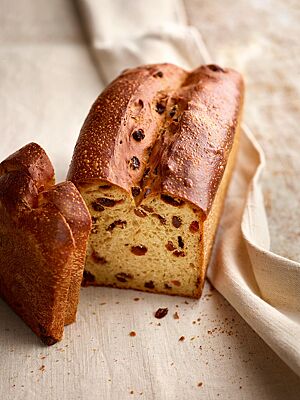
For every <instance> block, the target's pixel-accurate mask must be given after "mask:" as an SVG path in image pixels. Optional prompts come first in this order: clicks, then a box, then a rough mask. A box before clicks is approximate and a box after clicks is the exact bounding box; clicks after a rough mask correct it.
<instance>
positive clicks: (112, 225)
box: [106, 219, 127, 232]
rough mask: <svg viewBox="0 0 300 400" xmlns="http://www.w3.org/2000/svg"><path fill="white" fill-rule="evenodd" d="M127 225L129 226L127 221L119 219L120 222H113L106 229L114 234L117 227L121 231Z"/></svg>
mask: <svg viewBox="0 0 300 400" xmlns="http://www.w3.org/2000/svg"><path fill="white" fill-rule="evenodd" d="M126 225H127V222H126V221H122V220H120V219H118V220H116V221H114V222H112V223H111V224H110V225H109V226H108V227H107V228H106V230H107V231H108V232H112V231H113V230H114V229H115V227H116V226H119V227H120V228H121V229H124V228H125V226H126Z"/></svg>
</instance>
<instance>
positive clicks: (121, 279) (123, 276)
mask: <svg viewBox="0 0 300 400" xmlns="http://www.w3.org/2000/svg"><path fill="white" fill-rule="evenodd" d="M115 277H116V279H117V280H118V281H119V282H127V281H128V279H133V275H131V274H126V273H125V272H119V273H118V274H116V275H115Z"/></svg>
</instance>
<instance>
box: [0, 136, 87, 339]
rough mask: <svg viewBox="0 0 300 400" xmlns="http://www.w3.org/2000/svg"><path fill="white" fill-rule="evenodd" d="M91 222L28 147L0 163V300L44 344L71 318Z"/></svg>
mask: <svg viewBox="0 0 300 400" xmlns="http://www.w3.org/2000/svg"><path fill="white" fill-rule="evenodd" d="M90 228H91V219H90V215H89V212H88V210H87V208H86V205H85V203H84V201H83V199H82V197H81V195H80V193H79V192H78V190H77V189H76V187H75V186H74V184H73V183H72V182H64V183H60V184H58V185H54V171H53V167H52V165H51V162H50V160H49V158H48V157H47V155H46V153H45V152H44V150H43V149H42V148H41V147H40V146H38V145H37V144H35V143H30V144H28V145H27V146H25V147H23V148H22V149H20V150H19V151H17V152H16V153H14V154H12V155H11V156H10V157H8V158H7V159H6V160H4V161H3V162H2V163H1V164H0V295H1V297H2V298H3V299H4V300H5V301H6V302H7V303H8V304H9V305H10V306H11V307H12V308H13V309H14V311H15V312H16V313H17V314H18V315H19V316H20V317H21V318H23V320H24V321H25V322H26V323H27V324H28V326H29V327H30V328H31V329H32V330H33V331H34V332H35V333H36V334H37V335H38V336H40V337H41V339H42V341H43V342H44V343H46V344H47V345H52V344H54V343H56V342H57V341H59V340H60V339H61V338H62V335H63V330H64V325H66V324H70V323H71V322H73V321H74V320H75V318H76V310H77V304H78V300H79V291H80V284H81V280H82V274H83V267H84V259H85V253H86V245H87V239H88V235H89V232H90Z"/></svg>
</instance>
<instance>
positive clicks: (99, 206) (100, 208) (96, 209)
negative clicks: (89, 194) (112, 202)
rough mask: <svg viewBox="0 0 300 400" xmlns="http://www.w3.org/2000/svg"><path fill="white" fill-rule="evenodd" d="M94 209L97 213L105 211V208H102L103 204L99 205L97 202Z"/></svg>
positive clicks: (93, 205)
mask: <svg viewBox="0 0 300 400" xmlns="http://www.w3.org/2000/svg"><path fill="white" fill-rule="evenodd" d="M92 207H93V209H94V210H95V211H98V212H100V211H104V207H103V206H101V204H99V203H97V201H96V200H95V201H93V202H92Z"/></svg>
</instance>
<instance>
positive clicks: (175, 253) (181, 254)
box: [173, 250, 185, 257]
mask: <svg viewBox="0 0 300 400" xmlns="http://www.w3.org/2000/svg"><path fill="white" fill-rule="evenodd" d="M173 256H175V257H185V253H184V251H179V250H175V251H174V252H173Z"/></svg>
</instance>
